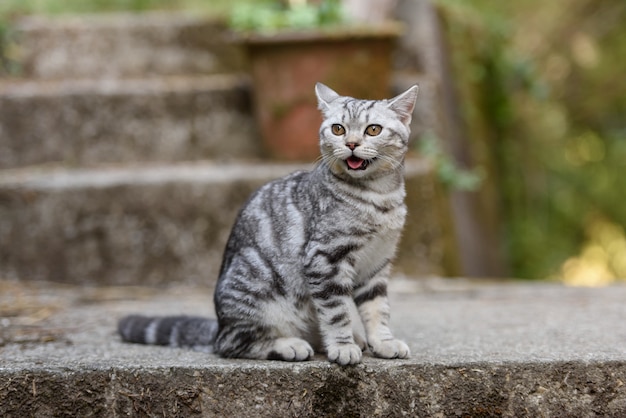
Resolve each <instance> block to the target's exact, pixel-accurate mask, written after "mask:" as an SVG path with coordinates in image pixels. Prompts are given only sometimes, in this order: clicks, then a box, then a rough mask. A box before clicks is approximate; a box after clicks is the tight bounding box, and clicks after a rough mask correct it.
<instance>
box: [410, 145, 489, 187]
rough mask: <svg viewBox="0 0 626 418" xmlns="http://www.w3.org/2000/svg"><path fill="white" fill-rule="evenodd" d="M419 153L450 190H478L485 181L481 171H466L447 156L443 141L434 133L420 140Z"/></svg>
mask: <svg viewBox="0 0 626 418" xmlns="http://www.w3.org/2000/svg"><path fill="white" fill-rule="evenodd" d="M418 147H419V153H420V154H421V155H422V156H424V157H426V158H427V159H428V160H429V161H431V163H432V164H433V166H434V168H435V172H436V173H437V177H438V179H439V181H441V183H442V184H443V185H444V186H445V187H447V188H449V189H454V190H460V191H468V192H469V191H475V190H478V189H479V188H480V186H481V183H482V181H483V173H482V172H481V171H480V170H479V169H472V170H466V169H462V168H460V167H459V166H458V164H457V163H456V162H455V161H454V160H453V159H452V157H450V155H449V154H447V153H446V152H445V151H444V150H443V149H442V146H441V140H440V139H439V138H437V137H436V136H435V135H434V134H432V133H427V134H426V135H424V136H422V137H421V138H420V140H419V145H418Z"/></svg>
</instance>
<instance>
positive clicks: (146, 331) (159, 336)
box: [117, 315, 218, 352]
mask: <svg viewBox="0 0 626 418" xmlns="http://www.w3.org/2000/svg"><path fill="white" fill-rule="evenodd" d="M217 329H218V326H217V320H215V319H210V318H202V317H197V316H164V317H154V316H152V317H148V316H141V315H130V316H126V317H124V318H122V319H121V320H120V321H119V323H118V325H117V330H118V332H119V333H120V335H121V336H122V340H124V341H126V342H130V343H138V344H155V345H167V346H170V347H189V348H193V349H195V350H201V351H209V352H210V351H212V348H213V342H214V341H215V337H216V335H217Z"/></svg>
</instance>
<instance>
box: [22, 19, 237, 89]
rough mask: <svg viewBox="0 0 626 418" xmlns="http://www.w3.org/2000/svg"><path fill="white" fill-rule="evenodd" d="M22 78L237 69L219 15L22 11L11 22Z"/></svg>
mask: <svg viewBox="0 0 626 418" xmlns="http://www.w3.org/2000/svg"><path fill="white" fill-rule="evenodd" d="M15 36H16V42H17V45H18V48H19V49H18V50H19V66H20V67H21V72H22V74H21V75H22V76H23V77H25V78H40V79H67V78H71V79H75V78H137V77H147V76H155V75H190V74H203V75H206V74H215V73H217V74H219V73H228V72H239V71H241V69H242V67H243V61H244V60H243V54H242V51H241V49H240V48H239V47H237V46H234V45H233V44H232V43H231V42H230V40H229V37H230V36H231V35H229V33H228V30H227V28H226V27H225V24H224V23H223V21H222V20H219V19H214V18H213V19H211V18H206V17H201V16H194V15H189V14H182V13H173V12H168V13H141V14H117V13H114V14H101V15H80V16H64V17H54V18H51V17H42V16H36V17H27V18H24V19H22V20H21V21H19V22H18V24H17V25H16V28H15Z"/></svg>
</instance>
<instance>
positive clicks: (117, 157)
mask: <svg viewBox="0 0 626 418" xmlns="http://www.w3.org/2000/svg"><path fill="white" fill-rule="evenodd" d="M415 83H418V84H419V86H420V93H419V96H418V101H417V106H416V109H415V112H414V117H413V123H412V132H413V135H414V137H419V136H421V135H422V134H423V133H424V132H427V131H430V132H435V133H440V132H441V118H440V116H441V115H440V111H439V105H438V103H439V98H438V97H439V96H438V86H437V83H436V82H434V81H433V80H432V79H431V78H429V77H424V76H421V75H415V74H412V75H410V76H406V75H405V76H398V77H396V79H395V80H394V86H395V88H394V89H395V90H396V91H398V92H400V91H404V90H405V89H406V88H408V87H409V86H410V85H412V84H415ZM311 95H313V88H311ZM251 96H252V94H251V92H250V85H249V82H248V81H247V79H246V78H245V77H242V76H240V75H210V76H193V77H157V78H146V79H119V80H97V79H91V80H87V79H85V80H55V81H15V80H11V81H6V80H5V81H3V82H2V81H0V109H1V110H2V111H0V149H2V152H1V153H0V169H3V168H15V167H24V166H29V165H37V164H46V163H63V164H67V165H71V166H90V165H94V164H103V163H118V164H119V163H131V162H155V161H165V162H173V161H189V160H199V159H213V160H222V161H223V160H232V159H239V160H240V159H250V158H252V159H258V158H262V157H263V156H264V152H263V147H262V145H261V141H260V139H259V135H258V132H257V129H256V123H255V120H254V116H253V115H252V109H251V100H252V99H251Z"/></svg>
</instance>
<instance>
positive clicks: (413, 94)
mask: <svg viewBox="0 0 626 418" xmlns="http://www.w3.org/2000/svg"><path fill="white" fill-rule="evenodd" d="M417 91H418V87H417V84H416V85H414V86H412V87H411V88H410V89H408V90H407V91H405V92H404V93H402V94H399V95H397V96H396V97H394V98H393V99H389V100H388V103H389V104H388V106H389V108H390V109H391V110H393V111H394V112H396V114H397V115H398V118H400V121H401V122H402V123H403V124H404V125H406V126H409V124H410V123H411V118H412V117H413V109H415V100H416V99H417Z"/></svg>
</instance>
